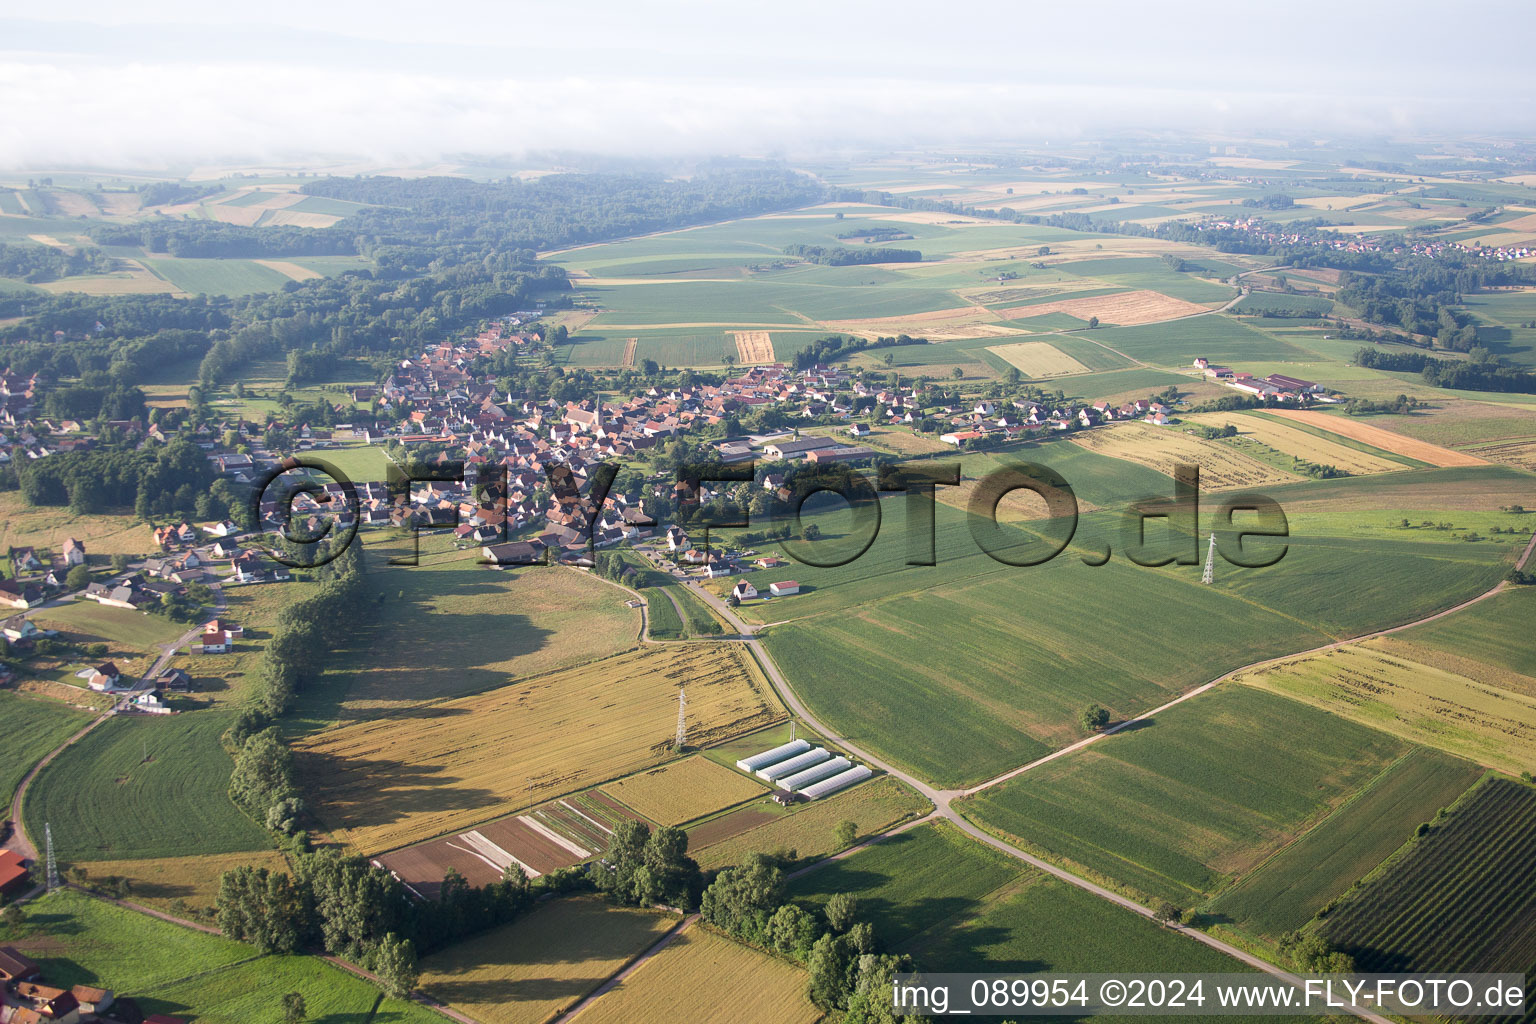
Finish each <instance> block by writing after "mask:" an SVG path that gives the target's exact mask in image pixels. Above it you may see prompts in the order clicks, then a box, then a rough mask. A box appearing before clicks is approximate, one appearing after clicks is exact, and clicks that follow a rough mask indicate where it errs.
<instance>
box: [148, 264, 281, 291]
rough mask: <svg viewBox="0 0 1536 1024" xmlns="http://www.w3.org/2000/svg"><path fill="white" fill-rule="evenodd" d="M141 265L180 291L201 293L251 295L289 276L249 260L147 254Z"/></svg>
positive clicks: (273, 287) (278, 288)
mask: <svg viewBox="0 0 1536 1024" xmlns="http://www.w3.org/2000/svg"><path fill="white" fill-rule="evenodd" d="M143 263H144V265H145V266H146V267H148V268H149V269H150V270H152V271H154V273H155V274H156V275H157V276H159V277H163V278H164V279H165V280H167V281H169V282H171V284H173V285H175V286H176V287H177V288H180V289H181V290H182V291H184V292H191V293H192V294H201V295H229V296H239V295H253V294H255V293H257V292H276V291H281V290H282V288H283V285H285V284H287V283H288V281H289V278H288V276H287V275H286V274H282V273H279V272H278V271H276V270H273V269H272V268H271V267H264V266H262V265H261V264H260V263H256V262H254V261H252V260H224V259H186V258H182V257H173V256H155V257H147V258H145V259H144V261H143Z"/></svg>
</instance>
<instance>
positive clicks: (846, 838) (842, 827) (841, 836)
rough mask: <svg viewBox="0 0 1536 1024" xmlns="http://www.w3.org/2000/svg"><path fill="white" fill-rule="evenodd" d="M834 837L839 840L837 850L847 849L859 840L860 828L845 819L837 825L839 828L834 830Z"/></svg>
mask: <svg viewBox="0 0 1536 1024" xmlns="http://www.w3.org/2000/svg"><path fill="white" fill-rule="evenodd" d="M832 835H833V837H834V838H835V839H836V840H837V848H838V849H839V850H842V849H846V848H847V847H850V846H852V845H853V841H854V840H855V839H857V838H859V826H858V825H857V824H856V823H854V822H852V821H849V820H847V819H846V818H845V819H843V820H842V821H840V822H838V823H837V827H836V828H835V829H833V830H832Z"/></svg>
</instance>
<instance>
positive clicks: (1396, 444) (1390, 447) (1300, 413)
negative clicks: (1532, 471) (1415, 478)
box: [1266, 409, 1488, 466]
mask: <svg viewBox="0 0 1536 1024" xmlns="http://www.w3.org/2000/svg"><path fill="white" fill-rule="evenodd" d="M1266 411H1267V412H1268V413H1269V414H1270V415H1273V416H1280V417H1283V418H1285V419H1288V420H1295V421H1297V422H1298V423H1305V424H1308V425H1309V426H1314V427H1321V428H1322V429H1324V430H1327V431H1331V432H1332V433H1335V434H1339V435H1341V436H1343V437H1347V438H1351V439H1353V440H1356V441H1364V442H1365V443H1367V444H1372V445H1375V446H1376V447H1378V448H1381V449H1384V450H1385V451H1389V452H1393V453H1395V454H1397V455H1407V456H1409V457H1411V458H1415V459H1418V460H1420V461H1422V462H1427V463H1429V464H1430V465H1431V466H1481V465H1486V464H1487V461H1488V460H1486V459H1480V458H1478V457H1477V456H1475V455H1468V454H1465V453H1463V452H1456V451H1452V450H1451V449H1449V448H1441V447H1440V446H1438V445H1432V444H1429V443H1427V442H1424V441H1415V440H1414V439H1413V438H1410V437H1408V436H1406V435H1403V434H1394V433H1393V432H1392V431H1390V430H1383V429H1382V428H1381V427H1377V426H1373V425H1371V424H1369V423H1362V422H1360V421H1359V420H1357V419H1352V418H1350V417H1347V416H1336V415H1332V414H1330V413H1324V412H1314V411H1312V410H1309V409H1269V410H1266Z"/></svg>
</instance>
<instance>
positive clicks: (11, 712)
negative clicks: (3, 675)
mask: <svg viewBox="0 0 1536 1024" xmlns="http://www.w3.org/2000/svg"><path fill="white" fill-rule="evenodd" d="M0 722H4V723H5V732H6V735H7V736H9V737H11V739H9V740H7V741H6V742H5V743H3V744H0V807H4V808H7V809H8V808H9V807H10V806H11V797H12V795H14V794H15V792H16V787H17V786H18V785H20V784H21V780H22V778H23V777H24V776H25V775H26V774H27V772H29V771H31V770H32V766H33V765H34V764H36V763H37V762H39V761H41V760H42V759H43V757H44V755H46V754H47V753H48V752H49V751H50V750H52V749H54V748H55V747H57V746H58V745H59V744H60V743H63V742H64V741H65V740H66V739H68V738H69V737H70V736H71V735H72V734H74V733H75V732H77V731H78V730H80V729H83V728H85V727H86V726H87V725H89V724H90V722H91V717H90V715H88V714H86V713H85V712H82V711H78V710H76V709H75V708H71V707H67V706H65V705H63V704H60V703H59V702H58V701H53V700H48V699H46V698H43V697H29V696H23V695H22V694H17V693H6V692H3V691H0ZM23 736H24V737H26V739H25V741H22V740H20V739H19V737H23Z"/></svg>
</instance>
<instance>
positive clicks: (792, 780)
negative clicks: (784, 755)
mask: <svg viewBox="0 0 1536 1024" xmlns="http://www.w3.org/2000/svg"><path fill="white" fill-rule="evenodd" d="M852 767H853V762H851V761H849V760H848V759H847V758H846V757H834V758H833V759H832V760H830V761H823V762H822V763H821V764H818V765H812V766H811V767H809V768H807V769H805V770H804V771H799V772H795V774H793V775H786V776H785V777H784V778H782V779H780V780H779V785H780V786H783V787H784V788H785V789H788V790H800V789H804V788H805V787H806V786H809V785H811V784H812V783H816V782H820V781H821V780H822V779H829V778H831V777H832V776H834V775H836V774H837V773H838V772H842V771H846V770H847V769H849V768H852Z"/></svg>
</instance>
